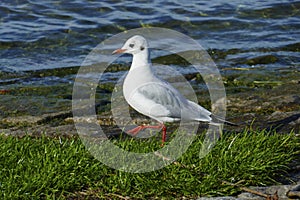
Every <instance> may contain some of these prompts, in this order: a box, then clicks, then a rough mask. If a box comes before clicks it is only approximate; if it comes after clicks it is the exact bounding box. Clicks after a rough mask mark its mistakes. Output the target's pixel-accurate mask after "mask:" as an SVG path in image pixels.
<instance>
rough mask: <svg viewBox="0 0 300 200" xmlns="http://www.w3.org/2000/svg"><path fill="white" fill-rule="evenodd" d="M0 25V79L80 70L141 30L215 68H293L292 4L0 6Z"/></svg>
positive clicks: (299, 59)
mask: <svg viewBox="0 0 300 200" xmlns="http://www.w3.org/2000/svg"><path fill="white" fill-rule="evenodd" d="M0 18H1V20H0V74H1V72H2V73H3V72H13V73H16V74H20V76H21V75H22V73H24V72H26V71H29V73H30V71H32V70H33V71H34V70H41V69H55V68H60V69H64V68H68V67H73V66H80V65H81V63H82V62H83V60H84V58H85V57H86V55H87V54H88V53H89V52H90V51H91V50H92V48H94V47H95V46H96V45H98V44H99V43H100V42H101V41H103V40H104V39H106V38H108V37H110V36H112V35H114V34H116V33H119V32H121V31H124V30H127V29H132V28H138V27H147V26H155V27H164V28H170V29H173V30H176V31H179V32H182V33H184V34H187V35H188V36H190V37H192V38H194V39H195V40H197V41H198V42H199V43H200V44H201V45H202V46H203V47H204V48H205V49H206V50H208V52H209V53H210V54H211V56H212V57H213V59H214V60H215V61H216V63H217V65H218V66H219V67H220V68H226V67H227V68H230V67H240V68H247V67H256V66H258V67H262V68H263V69H269V70H270V69H271V70H273V69H282V68H287V69H288V68H292V69H293V70H295V69H299V63H300V55H299V48H300V1H290V0H282V1H260V0H250V1H249V0H247V1H245V0H243V1H237V0H234V1H221V0H213V1H181V0H177V1H164V0H156V1H153V2H152V3H147V1H144V0H140V1H122V0H119V1H117V0H114V1H92V0H72V1H71V0H66V1H54V0H53V1H52V0H51V1H49V0H39V1H38V0H2V1H1V3H0ZM261 56H262V57H263V58H262V59H260V60H258V61H257V60H256V61H255V60H254V62H252V61H251V59H256V58H260V57H261ZM1 77H2V79H5V76H1ZM60 77H61V76H60ZM14 78H15V77H14ZM64 78H65V77H64ZM49 80H50V82H51V81H53V80H54V81H55V82H59V81H62V82H64V81H66V80H65V79H63V78H61V79H59V80H57V79H56V78H53V77H50V78H48V79H47V80H46V79H45V84H49ZM2 81H3V80H2ZM23 81H24V80H23ZM39 81H40V80H39ZM25 82H26V81H25ZM39 83H40V82H39ZM2 85H3V83H2Z"/></svg>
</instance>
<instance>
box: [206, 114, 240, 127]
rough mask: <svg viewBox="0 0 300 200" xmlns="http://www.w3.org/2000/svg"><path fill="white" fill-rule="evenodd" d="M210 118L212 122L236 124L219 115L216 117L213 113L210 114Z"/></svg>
mask: <svg viewBox="0 0 300 200" xmlns="http://www.w3.org/2000/svg"><path fill="white" fill-rule="evenodd" d="M211 118H212V122H213V123H224V124H227V125H230V126H238V124H235V123H233V122H230V121H227V120H225V119H223V118H221V117H218V116H216V115H213V114H211Z"/></svg>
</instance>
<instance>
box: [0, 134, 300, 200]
mask: <svg viewBox="0 0 300 200" xmlns="http://www.w3.org/2000/svg"><path fill="white" fill-rule="evenodd" d="M141 142H142V143H143V144H140V143H141ZM201 142H202V139H201V137H199V138H198V139H196V141H194V143H193V144H192V145H191V146H190V148H189V150H188V151H187V152H186V153H185V154H184V155H183V156H182V157H181V158H180V159H179V160H178V161H177V162H176V163H174V164H171V165H169V166H167V167H165V168H164V169H161V170H158V171H154V172H150V173H143V174H131V173H126V172H121V171H117V170H114V169H111V168H108V167H106V166H105V165H103V164H101V163H100V162H99V161H98V160H96V159H94V158H93V157H92V156H91V155H90V154H89V152H88V151H87V150H86V149H85V147H84V146H83V145H82V143H81V141H80V139H78V138H48V137H41V138H32V137H29V136H26V137H23V138H16V137H10V136H9V137H7V136H1V137H0V151H1V152H0V170H1V173H0V194H1V195H0V198H1V199H16V198H21V199H40V198H43V197H45V198H54V197H58V198H61V199H64V198H72V197H75V196H76V197H78V196H80V197H82V198H87V197H99V198H116V199H118V198H120V197H126V196H128V197H133V198H141V197H148V198H151V197H157V198H163V197H183V196H185V197H190V198H192V197H197V196H210V195H212V196H218V195H232V194H236V193H238V192H239V191H238V189H237V188H234V187H232V186H229V185H225V184H222V181H228V182H233V183H236V182H239V181H240V183H241V184H242V185H244V186H247V185H266V184H273V183H274V182H275V180H278V179H279V178H280V176H282V175H283V176H284V175H285V171H286V170H288V166H289V164H290V163H291V161H292V160H296V159H297V156H299V150H300V144H299V142H300V141H299V137H296V136H295V135H294V134H292V133H291V134H288V135H280V134H275V133H270V132H264V131H250V132H249V131H245V132H243V133H239V134H232V135H230V134H228V135H225V136H224V137H223V138H222V139H220V141H218V143H217V144H216V146H215V147H214V148H213V151H212V152H210V153H209V154H208V155H207V156H206V157H205V158H203V159H199V149H200V147H201ZM116 143H119V146H126V145H128V144H129V143H130V146H131V147H132V149H133V150H134V149H136V150H138V149H139V148H140V147H141V146H144V145H148V146H150V148H153V149H157V146H158V145H159V144H160V141H156V140H155V139H151V140H142V141H141V140H139V141H136V140H132V139H125V140H122V141H116ZM297 154H298V155H297Z"/></svg>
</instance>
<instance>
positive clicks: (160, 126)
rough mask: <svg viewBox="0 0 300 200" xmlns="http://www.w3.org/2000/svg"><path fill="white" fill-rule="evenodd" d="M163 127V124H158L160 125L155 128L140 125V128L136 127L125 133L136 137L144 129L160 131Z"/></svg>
mask: <svg viewBox="0 0 300 200" xmlns="http://www.w3.org/2000/svg"><path fill="white" fill-rule="evenodd" d="M163 127H164V125H163V124H160V125H157V126H151V125H141V126H138V127H135V128H133V129H131V130H129V131H127V133H130V134H131V135H136V134H138V133H139V132H140V131H142V130H144V129H146V128H154V129H161V128H163Z"/></svg>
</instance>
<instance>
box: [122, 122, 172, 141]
mask: <svg viewBox="0 0 300 200" xmlns="http://www.w3.org/2000/svg"><path fill="white" fill-rule="evenodd" d="M146 128H154V129H162V144H161V146H164V143H165V141H166V136H167V127H166V126H165V125H164V124H160V125H157V126H151V125H141V126H138V127H135V128H133V129H131V130H129V131H127V133H130V134H131V135H136V134H138V133H139V132H140V131H142V130H144V129H146Z"/></svg>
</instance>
